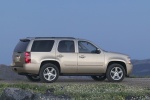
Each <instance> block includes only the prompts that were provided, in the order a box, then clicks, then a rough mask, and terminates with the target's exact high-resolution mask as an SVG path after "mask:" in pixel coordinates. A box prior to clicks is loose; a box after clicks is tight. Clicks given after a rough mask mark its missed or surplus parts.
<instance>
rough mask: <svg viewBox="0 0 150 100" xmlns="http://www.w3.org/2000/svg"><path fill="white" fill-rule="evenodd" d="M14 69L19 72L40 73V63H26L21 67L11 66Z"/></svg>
mask: <svg viewBox="0 0 150 100" xmlns="http://www.w3.org/2000/svg"><path fill="white" fill-rule="evenodd" d="M11 68H12V70H13V71H14V72H16V73H18V74H21V73H27V74H39V69H40V65H38V64H24V65H23V66H21V67H18V66H11Z"/></svg>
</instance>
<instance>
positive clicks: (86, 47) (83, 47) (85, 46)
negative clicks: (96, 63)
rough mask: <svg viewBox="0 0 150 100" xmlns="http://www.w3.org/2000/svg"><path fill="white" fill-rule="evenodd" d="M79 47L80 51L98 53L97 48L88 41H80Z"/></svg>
mask: <svg viewBox="0 0 150 100" xmlns="http://www.w3.org/2000/svg"><path fill="white" fill-rule="evenodd" d="M78 48H79V53H97V52H96V51H97V48H96V47H95V46H94V45H93V44H91V43H89V42H87V41H79V42H78Z"/></svg>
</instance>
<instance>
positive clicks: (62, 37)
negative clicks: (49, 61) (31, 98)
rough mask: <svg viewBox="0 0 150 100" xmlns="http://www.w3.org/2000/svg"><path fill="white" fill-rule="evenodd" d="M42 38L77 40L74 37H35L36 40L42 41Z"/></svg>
mask: <svg viewBox="0 0 150 100" xmlns="http://www.w3.org/2000/svg"><path fill="white" fill-rule="evenodd" d="M40 38H68V39H75V38H74V37H35V39H40Z"/></svg>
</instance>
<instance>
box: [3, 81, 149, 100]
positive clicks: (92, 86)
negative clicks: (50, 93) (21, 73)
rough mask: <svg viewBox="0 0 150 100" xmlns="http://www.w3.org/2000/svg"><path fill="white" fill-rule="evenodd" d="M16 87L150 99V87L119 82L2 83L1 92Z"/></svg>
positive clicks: (96, 98) (112, 99)
mask: <svg viewBox="0 0 150 100" xmlns="http://www.w3.org/2000/svg"><path fill="white" fill-rule="evenodd" d="M8 87H15V88H21V89H25V90H30V91H33V92H36V93H45V91H46V90H47V89H50V88H54V89H55V91H54V93H55V94H56V95H62V94H65V95H69V96H71V97H72V98H74V99H81V100H82V99H83V100H85V99H88V100H89V99H91V100H125V99H128V100H129V99H130V98H131V99H136V100H146V99H147V100H149V99H150V89H148V88H140V87H138V88H137V87H133V86H127V85H122V84H117V83H107V84H105V83H99V84H98V83H89V84H85V83H84V84H82V83H70V84H67V83H66V84H60V83H54V84H40V85H35V84H24V83H19V84H4V83H3V84H0V94H1V93H2V91H3V89H4V88H8Z"/></svg>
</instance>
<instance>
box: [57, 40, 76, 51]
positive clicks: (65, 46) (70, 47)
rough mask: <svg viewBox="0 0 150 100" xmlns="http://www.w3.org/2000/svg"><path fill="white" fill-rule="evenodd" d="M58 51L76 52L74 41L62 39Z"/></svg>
mask: <svg viewBox="0 0 150 100" xmlns="http://www.w3.org/2000/svg"><path fill="white" fill-rule="evenodd" d="M58 51H59V52H65V53H73V52H75V45H74V41H71V40H62V41H60V42H59V45H58Z"/></svg>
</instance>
